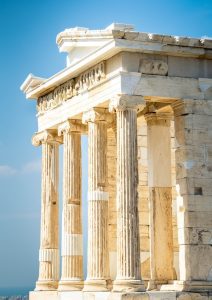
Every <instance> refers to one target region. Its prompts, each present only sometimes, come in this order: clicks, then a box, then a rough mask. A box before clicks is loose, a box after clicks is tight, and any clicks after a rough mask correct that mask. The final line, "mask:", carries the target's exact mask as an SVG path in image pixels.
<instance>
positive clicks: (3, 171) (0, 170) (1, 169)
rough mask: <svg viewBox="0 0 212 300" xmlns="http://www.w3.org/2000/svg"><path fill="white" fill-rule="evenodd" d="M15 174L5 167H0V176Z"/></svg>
mask: <svg viewBox="0 0 212 300" xmlns="http://www.w3.org/2000/svg"><path fill="white" fill-rule="evenodd" d="M16 173H17V170H16V169H14V168H13V167H10V166H7V165H0V176H12V175H14V174H16Z"/></svg>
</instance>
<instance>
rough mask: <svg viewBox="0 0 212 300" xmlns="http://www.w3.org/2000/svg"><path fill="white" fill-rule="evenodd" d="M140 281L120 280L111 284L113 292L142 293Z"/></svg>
mask: <svg viewBox="0 0 212 300" xmlns="http://www.w3.org/2000/svg"><path fill="white" fill-rule="evenodd" d="M145 290H146V289H145V286H144V283H143V281H142V280H130V279H123V280H122V279H120V280H115V281H114V282H113V292H144V291H145Z"/></svg>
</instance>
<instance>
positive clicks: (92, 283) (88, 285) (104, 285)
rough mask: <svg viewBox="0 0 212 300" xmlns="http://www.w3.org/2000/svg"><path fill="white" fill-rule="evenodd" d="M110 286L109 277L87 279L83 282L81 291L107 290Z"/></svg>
mask: <svg viewBox="0 0 212 300" xmlns="http://www.w3.org/2000/svg"><path fill="white" fill-rule="evenodd" d="M111 287H112V286H111V280H110V279H108V280H106V279H87V280H86V281H85V282H84V289H83V292H108V291H110V289H111Z"/></svg>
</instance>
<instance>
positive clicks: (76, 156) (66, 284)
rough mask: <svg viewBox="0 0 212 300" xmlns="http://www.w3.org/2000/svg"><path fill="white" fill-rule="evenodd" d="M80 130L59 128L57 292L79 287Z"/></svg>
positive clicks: (71, 125) (73, 125) (77, 126)
mask: <svg viewBox="0 0 212 300" xmlns="http://www.w3.org/2000/svg"><path fill="white" fill-rule="evenodd" d="M80 129H81V126H80V124H79V123H78V122H77V121H74V120H73V121H67V122H65V123H64V124H62V125H61V126H60V127H59V134H63V144H64V146H63V147H64V152H63V215H62V277H61V280H60V283H59V289H60V290H80V289H82V286H83V281H82V280H83V246H82V244H83V242H82V216H81V134H80Z"/></svg>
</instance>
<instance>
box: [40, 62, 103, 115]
mask: <svg viewBox="0 0 212 300" xmlns="http://www.w3.org/2000/svg"><path fill="white" fill-rule="evenodd" d="M103 78H105V62H101V63H99V64H97V65H96V66H95V67H93V68H92V69H89V70H87V71H85V72H84V73H82V74H81V75H80V76H78V77H76V78H74V79H70V80H68V81H66V82H65V83H63V84H61V85H59V86H58V87H56V88H55V89H54V90H53V91H51V92H49V93H48V94H46V95H44V96H41V97H39V98H38V101H37V111H38V113H44V112H45V111H47V110H50V109H53V108H55V107H57V106H59V105H60V104H62V103H63V102H65V101H67V100H69V99H71V98H72V97H74V96H76V95H78V94H80V93H81V92H83V91H86V90H88V89H89V88H91V87H93V86H95V85H96V84H98V83H99V82H100V81H101V80H102V79H103Z"/></svg>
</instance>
